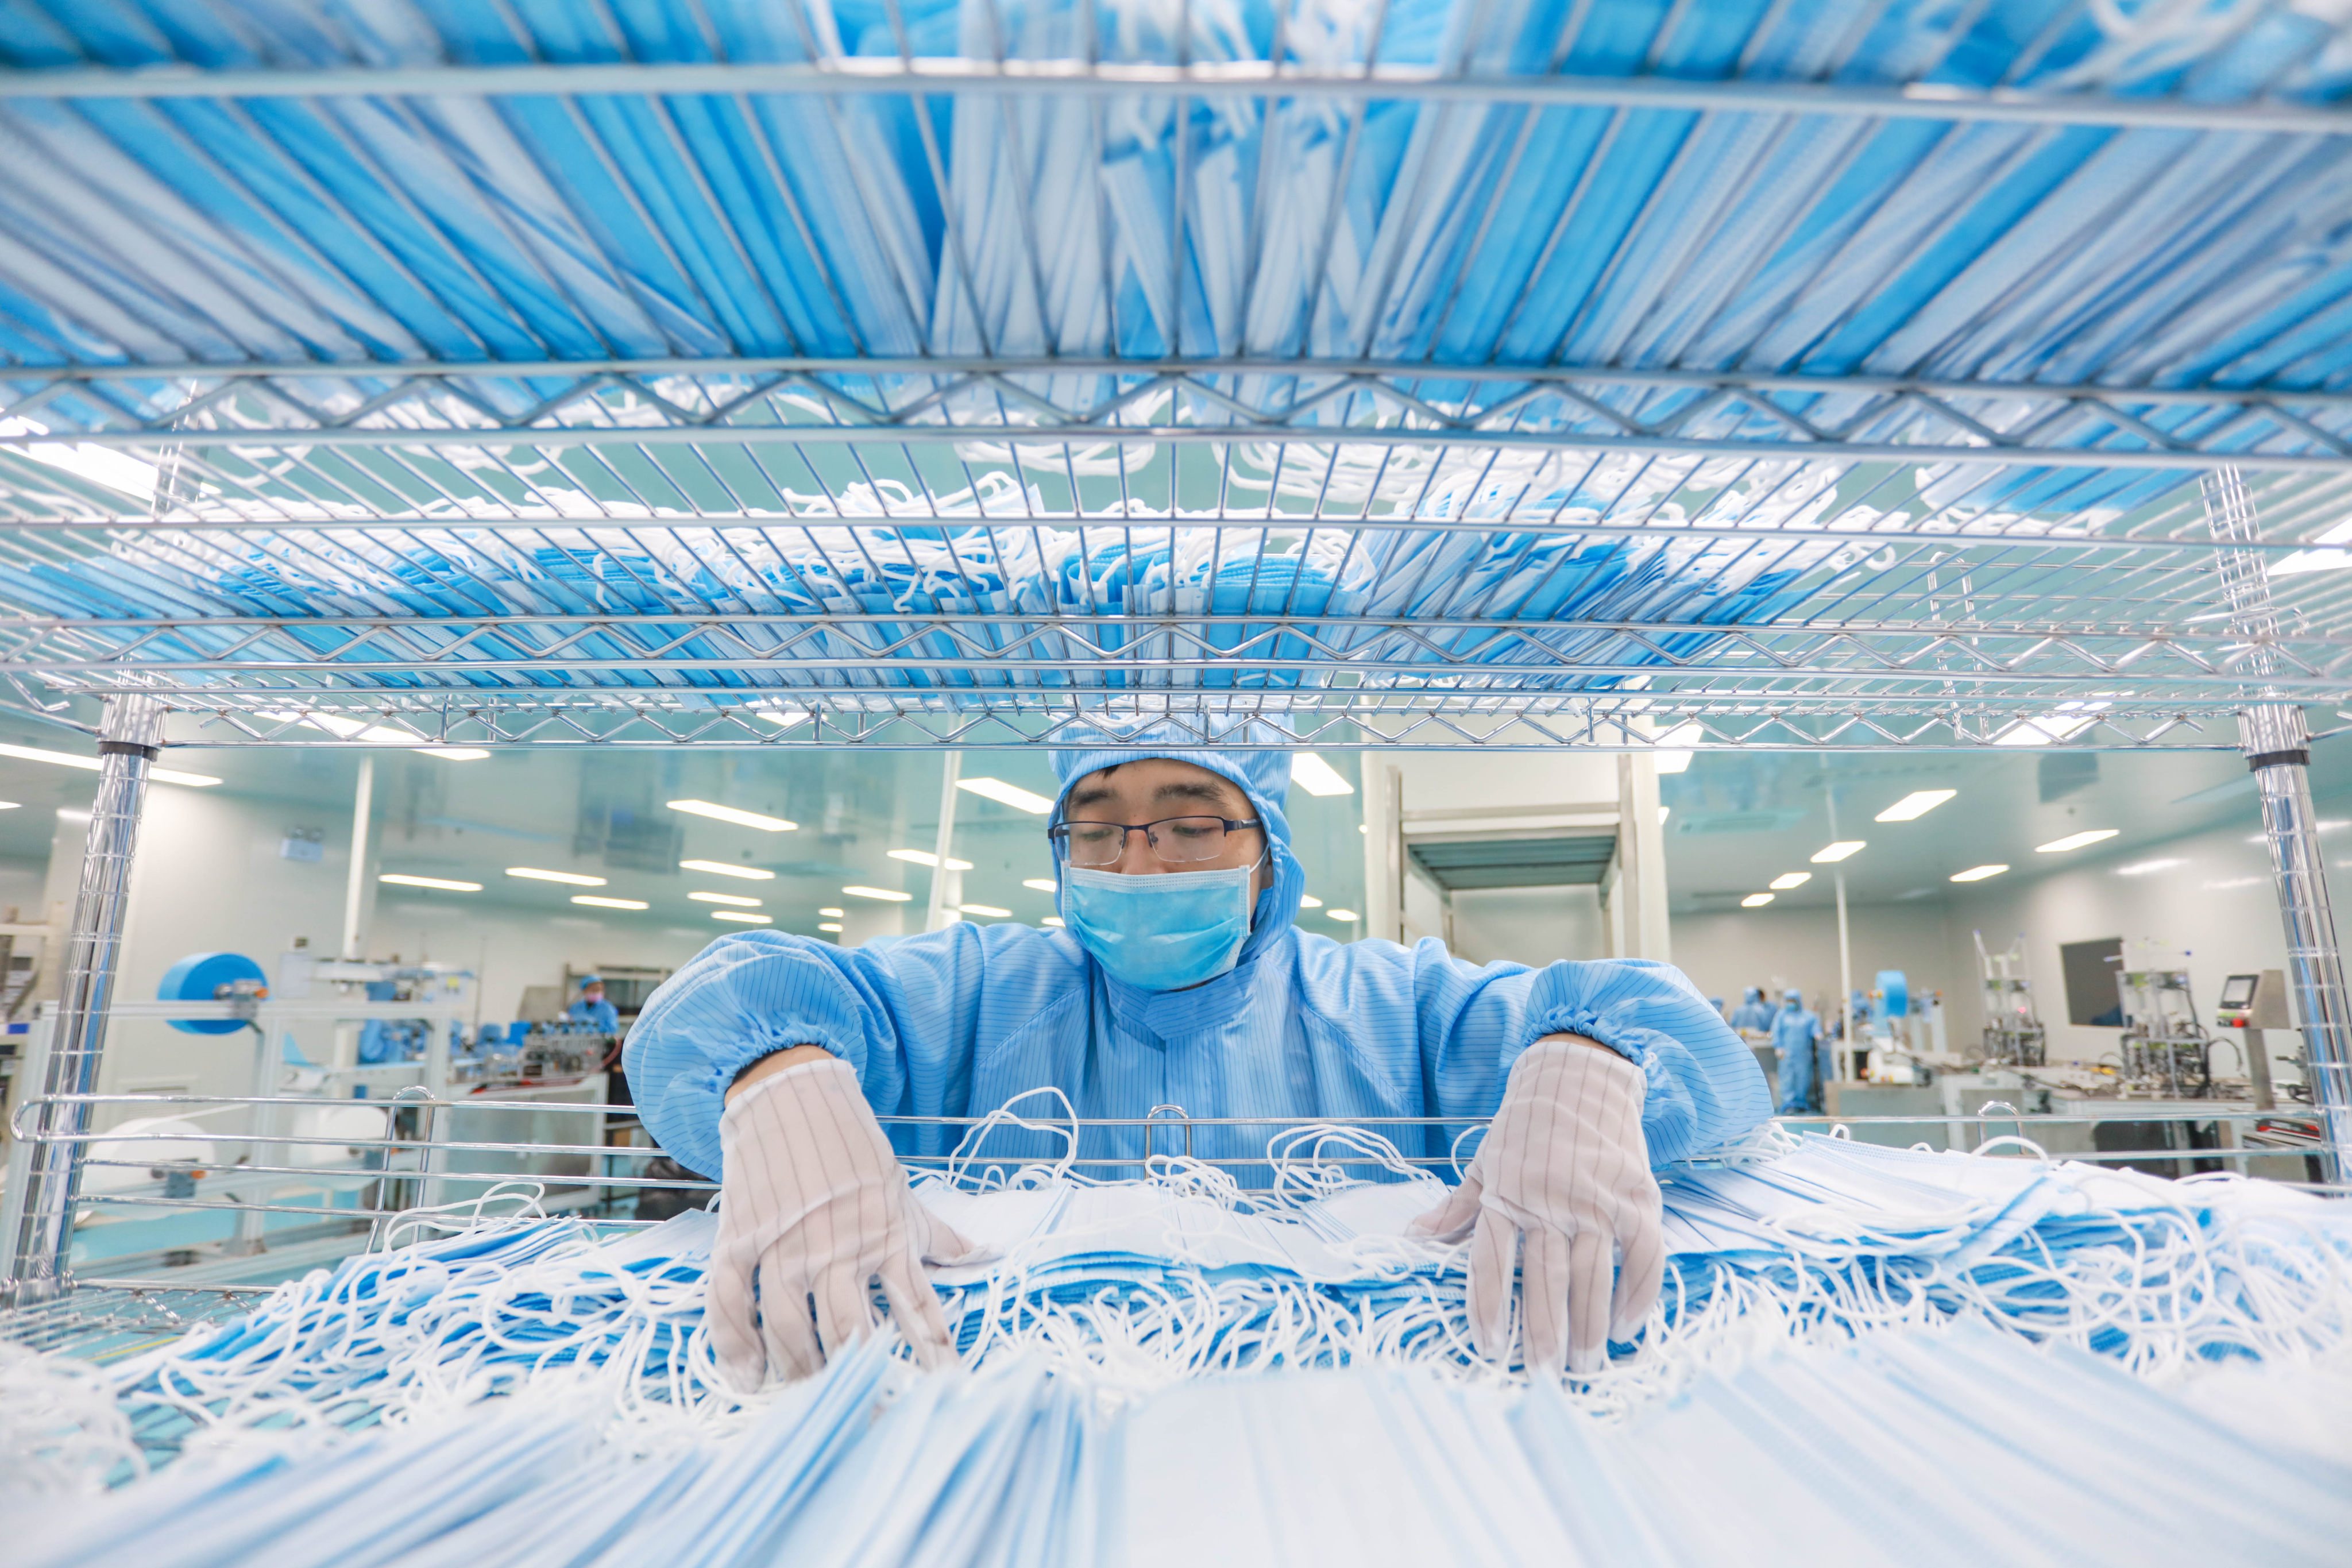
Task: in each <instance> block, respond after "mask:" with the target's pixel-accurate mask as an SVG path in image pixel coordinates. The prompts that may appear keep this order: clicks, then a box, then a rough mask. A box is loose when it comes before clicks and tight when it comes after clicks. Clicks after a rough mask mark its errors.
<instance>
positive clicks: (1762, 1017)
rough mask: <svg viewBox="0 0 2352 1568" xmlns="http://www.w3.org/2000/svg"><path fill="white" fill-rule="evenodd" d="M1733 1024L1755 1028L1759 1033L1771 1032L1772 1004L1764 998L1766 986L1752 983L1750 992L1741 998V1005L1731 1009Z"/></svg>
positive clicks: (1739, 1027) (1734, 1026)
mask: <svg viewBox="0 0 2352 1568" xmlns="http://www.w3.org/2000/svg"><path fill="white" fill-rule="evenodd" d="M1731 1026H1732V1027H1733V1028H1735V1029H1753V1030H1755V1031H1756V1032H1757V1033H1758V1034H1759V1035H1764V1034H1769V1033H1770V1032H1771V1030H1772V1005H1771V1004H1770V1003H1769V1002H1767V1001H1765V1000H1764V987H1762V986H1761V985H1750V986H1749V987H1748V994H1746V995H1744V996H1742V997H1740V999H1739V1005H1738V1006H1737V1007H1734V1008H1733V1009H1732V1010H1731Z"/></svg>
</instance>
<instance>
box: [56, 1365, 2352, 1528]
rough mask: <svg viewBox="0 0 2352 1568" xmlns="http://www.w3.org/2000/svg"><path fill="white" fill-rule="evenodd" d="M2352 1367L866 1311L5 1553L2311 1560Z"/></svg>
mask: <svg viewBox="0 0 2352 1568" xmlns="http://www.w3.org/2000/svg"><path fill="white" fill-rule="evenodd" d="M2343 1387H2344V1384H2343V1381H2342V1379H2341V1377H2340V1376H2331V1377H2324V1378H2321V1379H2316V1380H2305V1382H2304V1383H2303V1384H2299V1385H2297V1384H2284V1383H2279V1384H2246V1383H2243V1382H2241V1383H2238V1384H2222V1385H2219V1386H2216V1387H2213V1388H2210V1389H2205V1390H2195V1389H2194V1385H2192V1390H2191V1392H2192V1393H2193V1394H2195V1395H2196V1396H2195V1397H2189V1396H2185V1395H2183V1394H2168V1393H2166V1392H2163V1391H2159V1390H2158V1389H2154V1388H2151V1387H2149V1386H2147V1384H2142V1383H2139V1382H2137V1381H2136V1380H2134V1379H2133V1378H2131V1377H2129V1376H2128V1375H2126V1374H2125V1373H2123V1372H2121V1371H2120V1370H2119V1369H2117V1368H2116V1367H2115V1366H2114V1365H2113V1364H2112V1363H2107V1362H2105V1361H2103V1360H2101V1359H2099V1358H2097V1357H2095V1356H2092V1355H2089V1354H2086V1353H2084V1352H2080V1351H2074V1350H2068V1349H2064V1348H2062V1347H2042V1348H2035V1347H2031V1346H2028V1345H2025V1344H2023V1343H2021V1342H2018V1341H2017V1340H2015V1339H2013V1338H2006V1337H2002V1336H1999V1335H1995V1334H1992V1333H1990V1332H1987V1331H1983V1330H1981V1329H1959V1330H1955V1331H1945V1332H1940V1333H1939V1332H1928V1331H1912V1332H1908V1333H1897V1334H1885V1335H1878V1336H1874V1337H1871V1338H1868V1339H1864V1340H1860V1341H1856V1342H1852V1343H1850V1344H1847V1345H1844V1346H1842V1347H1837V1348H1834V1349H1832V1348H1815V1349H1812V1350H1810V1351H1794V1350H1791V1351H1784V1352H1781V1353H1779V1354H1776V1355H1771V1356H1766V1357H1761V1358H1759V1359H1758V1360H1756V1361H1755V1362H1753V1363H1750V1364H1748V1365H1747V1366H1746V1367H1744V1368H1741V1369H1739V1370H1738V1371H1736V1372H1729V1373H1713V1374H1709V1375H1706V1376H1704V1377H1701V1378H1698V1379H1696V1380H1695V1381H1694V1382H1693V1383H1692V1384H1691V1385H1690V1386H1689V1387H1688V1388H1687V1389H1686V1390H1685V1393H1684V1394H1683V1395H1682V1397H1680V1398H1679V1399H1677V1400H1675V1402H1673V1403H1672V1404H1671V1405H1663V1406H1658V1407H1654V1408H1651V1409H1649V1410H1646V1411H1644V1412H1643V1413H1642V1415H1640V1416H1639V1417H1637V1418H1636V1419H1634V1420H1633V1421H1632V1422H1630V1423H1619V1424H1612V1423H1603V1422H1601V1421H1596V1420H1594V1419H1592V1418H1591V1416H1590V1415H1585V1414H1583V1413H1581V1412H1580V1411H1579V1410H1577V1409H1576V1408H1575V1406H1573V1405H1571V1404H1570V1402H1568V1401H1567V1400H1566V1399H1564V1398H1563V1397H1562V1396H1561V1395H1560V1394H1559V1392H1558V1391H1557V1390H1556V1389H1554V1388H1552V1387H1550V1386H1549V1385H1547V1384H1534V1385H1531V1386H1528V1387H1525V1388H1521V1389H1505V1388H1495V1387H1480V1386H1473V1385H1465V1384H1458V1383H1449V1382H1447V1381H1445V1380H1443V1379H1440V1378H1437V1377H1434V1376H1432V1375H1430V1374H1429V1373H1427V1372H1425V1371H1423V1370H1421V1369H1410V1368H1399V1367H1390V1366H1370V1367H1360V1368H1352V1369H1349V1370H1346V1371H1337V1372H1297V1373H1287V1374H1283V1375H1276V1376H1269V1377H1255V1378H1237V1377H1223V1378H1209V1379H1203V1380H1200V1381H1196V1382H1192V1383H1187V1384H1181V1385H1178V1386H1175V1387H1171V1388H1168V1389H1164V1390H1162V1391H1160V1392H1159V1393H1157V1394H1150V1395H1145V1396H1141V1397H1139V1398H1136V1399H1133V1400H1129V1401H1125V1402H1117V1401H1107V1400H1104V1399H1102V1398H1100V1397H1097V1396H1095V1395H1093V1394H1091V1393H1090V1392H1089V1391H1088V1390H1087V1387H1086V1386H1085V1385H1084V1384H1082V1383H1080V1382H1078V1381H1076V1380H1074V1379H1071V1378H1068V1377H1066V1376H1057V1375H1055V1374H1054V1373H1052V1372H1051V1371H1050V1370H1049V1369H1048V1368H1047V1367H1045V1366H1044V1365H1042V1364H1040V1363H1038V1362H1037V1361H1036V1360H1035V1359H1034V1358H1026V1357H1024V1358H1015V1359H1013V1360H1009V1361H1007V1362H1004V1363H1001V1364H996V1365H992V1366H990V1367H988V1368H986V1369H985V1370H982V1371H981V1372H978V1373H945V1374H938V1375H922V1374H919V1373H914V1372H913V1370H912V1369H911V1368H910V1367H909V1366H908V1364H907V1363H904V1362H902V1361H898V1360H895V1359H894V1358H893V1357H892V1356H891V1355H890V1354H889V1353H888V1351H887V1345H885V1344H884V1343H882V1342H866V1343H865V1344H863V1345H861V1346H858V1347H856V1348H855V1349H853V1350H852V1351H850V1352H847V1353H845V1354H843V1355H840V1356H838V1357H836V1358H835V1360H834V1362H833V1363H832V1364H830V1365H829V1366H828V1367H826V1368H825V1370H824V1372H823V1373H820V1374H819V1375H818V1376H816V1377H815V1378H814V1379H812V1380H810V1381H809V1382H807V1383H804V1384H799V1385H796V1386H793V1387H791V1388H788V1389H785V1390H782V1392H781V1393H779V1394H775V1395H773V1396H772V1397H770V1398H768V1399H766V1400H764V1401H762V1403H761V1407H760V1408H759V1410H758V1411H757V1413H756V1414H755V1415H752V1416H751V1418H750V1419H749V1420H748V1421H747V1423H746V1425H745V1426H744V1427H743V1429H742V1430H740V1432H737V1433H734V1434H732V1435H730V1436H723V1437H703V1438H700V1439H698V1440H694V1441H690V1442H686V1443H682V1444H678V1445H676V1446H673V1447H669V1448H667V1449H666V1450H663V1451H658V1452H646V1451H632V1450H630V1449H628V1448H626V1447H621V1446H618V1445H614V1444H613V1443H610V1442H605V1441H600V1440H599V1437H598V1436H597V1434H596V1431H595V1429H594V1427H593V1426H589V1425H586V1424H583V1423H580V1422H577V1421H574V1420H571V1419H568V1418H567V1417H568V1416H569V1415H571V1414H572V1412H570V1411H568V1410H567V1409H566V1408H565V1407H564V1405H562V1403H561V1402H550V1401H534V1402H526V1403H520V1404H518V1405H514V1406H511V1407H509V1409H507V1410H506V1411H504V1412H493V1413H489V1414H488V1415H484V1416H481V1417H478V1418H475V1419H471V1420H467V1419H462V1418H457V1419H444V1420H439V1421H436V1422H432V1423H428V1424H419V1425H417V1426H414V1427H413V1428H411V1429H409V1430H406V1431H393V1432H384V1433H372V1434H367V1435H363V1436H360V1437H358V1438H357V1439H355V1440H353V1441H352V1442H350V1443H348V1444H346V1445H344V1446H342V1447H340V1448H338V1449H335V1450H333V1451H331V1452H327V1453H324V1454H316V1455H310V1456H299V1457H298V1456H295V1455H292V1454H289V1453H288V1452H285V1451H278V1452H272V1451H270V1450H268V1448H266V1447H252V1446H248V1447H246V1448H244V1449H242V1450H238V1451H234V1452H222V1453H218V1454H214V1455H211V1456H208V1457H205V1458H201V1459H192V1460H191V1461H190V1462H187V1463H184V1464H183V1465H181V1466H179V1467H177V1468H174V1469H173V1470H172V1471H170V1472H168V1473H166V1474H165V1475H163V1476H161V1477H158V1478H155V1479H151V1480H148V1481H145V1482H142V1483H140V1484H138V1485H134V1486H131V1487H127V1488H124V1489H121V1490H120V1491H118V1492H117V1493H115V1494H114V1495H113V1496H111V1497H110V1498H106V1499H103V1500H96V1501H93V1500H89V1499H83V1498H74V1499H69V1500H47V1501H46V1502H39V1501H33V1500H25V1499H21V1498H20V1499H18V1500H16V1506H15V1507H14V1508H13V1509H12V1510H11V1512H12V1513H13V1514H14V1516H15V1518H14V1521H13V1524H12V1529H11V1533H10V1552H9V1558H10V1561H11V1563H14V1564H16V1568H81V1565H89V1568H99V1565H101V1564H105V1565H111V1564H116V1563H140V1564H142V1568H211V1565H215V1564H218V1565H227V1564H236V1565H237V1568H317V1565H322V1564H327V1563H334V1564H338V1565H340V1568H368V1565H373V1564H391V1563H401V1564H407V1565H410V1568H421V1565H425V1564H431V1565H434V1568H439V1565H443V1564H447V1565H449V1568H487V1565H490V1564H499V1565H505V1564H514V1565H519V1568H520V1565H526V1564H528V1565H544V1568H592V1565H593V1568H602V1565H611V1568H623V1565H625V1568H641V1565H642V1564H645V1563H662V1564H665V1565H667V1568H721V1565H724V1564H734V1563H743V1564H753V1563H758V1564H767V1563H792V1564H793V1565H794V1568H831V1565H836V1564H837V1565H841V1568H848V1565H851V1564H856V1565H859V1568H898V1565H901V1564H903V1565H906V1568H915V1565H917V1564H921V1565H925V1568H963V1565H966V1564H970V1565H973V1568H981V1565H990V1568H994V1565H1003V1568H1059V1565H1063V1564H1067V1565H1069V1568H1085V1565H1089V1564H1096V1563H1123V1564H1125V1565H1127V1568H1160V1565H1161V1564H1165V1565H1167V1568H1191V1565H1192V1564H1195V1563H1201V1562H1202V1561H1213V1562H1218V1563H1234V1564H1241V1565H1255V1564H1260V1563H1263V1564H1265V1565H1267V1568H1289V1565H1291V1564H1295V1563H1301V1562H1360V1563H1468V1564H1479V1565H1487V1564H1492V1565H1494V1568H1518V1565H1522V1564H1527V1563H1554V1564H1560V1565H1563V1568H1581V1565H1587V1564H1590V1565H1591V1568H1603V1565H1606V1568H1647V1565H1651V1564H1656V1565H1658V1568H1691V1565H1694V1564H1710V1563H1740V1564H1743V1565H1746V1564H1767V1565H1780V1564H1787V1565H1789V1568H1816V1565H1818V1564H1820V1563H1852V1564H1881V1563H1883V1564H1888V1565H1890V1568H1891V1565H1895V1564H1900V1565H1902V1568H1923V1565H1926V1568H1943V1565H1946V1564H1949V1565H1951V1568H1981V1565H1982V1564H1985V1563H2004V1564H2032V1565H2036V1568H2040V1565H2045V1564H2046V1565H2049V1568H2060V1565H2071V1564H2074V1563H2141V1564H2149V1565H2152V1568H2162V1565H2169V1564H2176V1563H2177V1564H2181V1565H2183V1568H2187V1565H2189V1564H2198V1565H2200V1568H2202V1565H2204V1564H2210V1563H2222V1562H2230V1563H2323V1562H2334V1561H2338V1560H2340V1557H2341V1553H2342V1549H2343V1543H2344V1542H2345V1541H2346V1540H2347V1539H2352V1464H2347V1462H2346V1461H2347V1455H2346V1453H2345V1451H2344V1450H2345V1445H2344V1443H2343V1441H2342V1437H2341V1433H2340V1430H2339V1431H2338V1432H2337V1433H2336V1436H2335V1438H2334V1439H2333V1441H2332V1443H2331V1442H2330V1441H2329V1440H2328V1439H2326V1438H2325V1437H2322V1438H2321V1439H2320V1440H2319V1446H2317V1447H2307V1446H2305V1445H2304V1444H2303V1443H2302V1442H2300V1441H2298V1436H2297V1435H2298V1434H2300V1433H2306V1432H2313V1431H2324V1428H2322V1427H2318V1426H2315V1418H2319V1419H2324V1418H2325V1415H2326V1403H2325V1402H2326V1400H2327V1399H2329V1398H2332V1397H2337V1396H2340V1394H2341V1393H2342V1391H2343Z"/></svg>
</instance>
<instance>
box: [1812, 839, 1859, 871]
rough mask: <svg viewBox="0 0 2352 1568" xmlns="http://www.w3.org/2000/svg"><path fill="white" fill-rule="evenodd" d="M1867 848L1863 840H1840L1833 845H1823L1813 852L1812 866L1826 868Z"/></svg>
mask: <svg viewBox="0 0 2352 1568" xmlns="http://www.w3.org/2000/svg"><path fill="white" fill-rule="evenodd" d="M1867 847H1869V845H1868V842H1867V840H1864V839H1860V838H1841V839H1839V840H1838V841H1837V842H1836V843H1834V844H1824V845H1823V846H1822V847H1820V848H1819V849H1816V850H1814V851H1813V864H1814V865H1816V866H1827V865H1830V864H1832V862H1834V861H1839V860H1843V859H1844V858H1846V857H1847V856H1849V855H1852V854H1853V853H1855V852H1856V851H1857V850H1861V849H1864V848H1867Z"/></svg>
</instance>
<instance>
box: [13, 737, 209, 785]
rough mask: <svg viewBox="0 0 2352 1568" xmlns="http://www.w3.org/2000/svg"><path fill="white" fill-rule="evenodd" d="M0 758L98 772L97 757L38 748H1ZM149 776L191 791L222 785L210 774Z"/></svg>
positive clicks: (153, 771) (151, 772)
mask: <svg viewBox="0 0 2352 1568" xmlns="http://www.w3.org/2000/svg"><path fill="white" fill-rule="evenodd" d="M0 757H15V758H16V759H18V760H19V761H21V762H27V763H56V764H57V765H58V767H61V768H79V769H81V770H82V772H84V773H96V772H98V766H99V763H98V759H97V758H96V757H78V756H76V755H74V754H73V753H72V752H45V751H43V750H41V749H40V748H39V747H38V746H0ZM147 776H148V777H149V778H151V779H153V780H154V781H155V782H156V783H157V784H186V785H187V786H188V787H189V788H191V789H205V788H209V787H210V786H212V785H214V784H218V783H220V780H218V779H216V778H215V777H213V776H212V775H211V774H210V773H179V772H176V771H174V770H173V769H171V768H155V767H151V768H149V769H148V770H147Z"/></svg>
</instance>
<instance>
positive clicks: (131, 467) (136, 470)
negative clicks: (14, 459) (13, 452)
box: [0, 416, 158, 501]
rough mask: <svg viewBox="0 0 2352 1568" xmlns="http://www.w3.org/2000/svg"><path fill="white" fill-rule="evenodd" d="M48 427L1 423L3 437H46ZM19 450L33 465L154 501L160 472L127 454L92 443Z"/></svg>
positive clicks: (22, 421)
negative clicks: (61, 469) (47, 467)
mask: <svg viewBox="0 0 2352 1568" xmlns="http://www.w3.org/2000/svg"><path fill="white" fill-rule="evenodd" d="M48 433H49V427H48V426H46V425H44V424H42V423H41V422H40V421H39V420H37V419H26V418H25V417H23V416H17V417H16V418H13V419H0V437H18V436H46V435H47V434H48ZM17 450H18V451H19V452H20V453H21V454H22V455H23V456H25V457H26V458H31V459H32V460H33V461H34V462H37V463H46V464H47V465H48V466H49V467H50V468H63V469H64V470H65V471H66V472H67V473H69V474H71V475H73V476H74V477H75V478H76V479H88V480H89V482H90V483H92V484H94V485H103V486H105V487H106V488H107V489H110V490H120V491H121V492H122V493H123V494H124V495H127V496H135V497H137V498H138V499H139V500H142V501H152V500H154V499H155V479H156V475H157V471H158V470H157V469H156V467H155V465H154V464H152V463H144V462H142V461H140V460H139V459H138V458H134V457H132V456H131V454H130V453H128V452H118V451H115V450H114V449H113V448H112V447H100V446H97V445H95V444H93V443H91V442H89V441H30V442H27V443H26V444H25V445H24V446H23V447H19V448H17Z"/></svg>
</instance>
